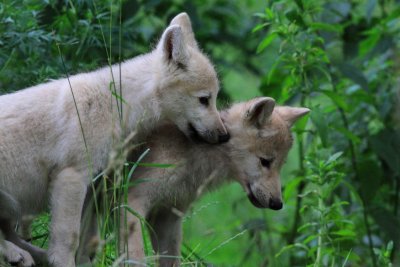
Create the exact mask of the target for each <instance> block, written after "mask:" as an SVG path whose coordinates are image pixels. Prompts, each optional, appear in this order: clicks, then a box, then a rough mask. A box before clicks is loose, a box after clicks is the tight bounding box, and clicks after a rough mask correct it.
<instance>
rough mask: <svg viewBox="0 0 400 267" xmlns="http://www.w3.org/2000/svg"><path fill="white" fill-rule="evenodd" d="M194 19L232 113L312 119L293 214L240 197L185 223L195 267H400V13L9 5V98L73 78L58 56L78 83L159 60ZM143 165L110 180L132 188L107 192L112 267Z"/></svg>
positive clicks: (125, 0) (276, 4)
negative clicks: (290, 112)
mask: <svg viewBox="0 0 400 267" xmlns="http://www.w3.org/2000/svg"><path fill="white" fill-rule="evenodd" d="M183 10H184V11H186V12H188V13H189V15H190V16H191V18H192V23H193V27H194V31H195V34H196V38H197V39H198V41H199V44H200V45H201V46H202V48H203V49H204V50H205V51H206V52H207V53H208V54H209V55H210V57H211V59H212V61H213V62H214V63H215V65H216V67H217V69H218V70H219V73H220V80H221V87H222V89H223V90H222V94H221V96H220V97H221V103H222V105H223V104H224V103H225V102H228V101H229V100H235V101H242V100H246V99H249V98H251V97H254V96H257V95H267V96H271V97H274V98H275V99H276V100H277V101H278V103H280V104H285V105H295V106H306V107H309V108H310V109H311V110H312V112H311V114H310V116H308V117H306V118H304V119H302V120H301V121H300V122H298V123H297V124H296V125H295V127H294V130H295V136H296V139H295V144H294V147H293V150H292V152H291V154H290V156H289V158H288V162H287V164H286V168H285V170H284V171H283V175H282V179H283V181H282V183H283V185H284V191H283V195H284V201H285V208H284V209H283V210H282V211H280V212H277V213H276V212H272V211H261V210H256V209H255V208H254V207H252V206H251V204H249V203H248V201H247V199H246V198H245V196H244V195H243V192H242V190H241V189H240V188H239V186H237V185H231V186H228V187H224V188H222V189H221V190H219V191H218V192H216V193H214V194H210V195H208V196H206V197H204V198H203V199H201V200H200V201H199V202H198V203H197V204H196V205H195V206H194V207H193V208H192V210H191V212H190V213H189V214H188V215H187V216H186V218H185V220H184V230H185V235H184V246H183V248H182V256H183V260H182V261H183V262H184V263H186V264H188V265H191V264H193V265H195V264H199V265H207V264H215V265H216V266H266V265H269V266H328V265H329V266H396V264H399V261H400V258H399V256H398V255H399V240H400V229H399V227H398V225H400V215H399V201H400V200H399V199H400V155H399V151H400V132H399V129H400V120H399V116H398V113H399V110H400V109H399V108H398V105H399V102H398V101H400V95H399V92H398V88H399V80H398V77H399V75H400V65H399V59H400V47H399V46H400V4H399V2H398V1H395V0H388V1H377V0H361V1H350V0H342V1H330V0H307V1H306V0H295V1H289V0H278V1H266V2H265V3H264V2H263V3H260V1H255V0H254V1H228V0H212V1H200V0H194V1H189V0H175V1H170V2H167V1H160V0H153V1H141V0H121V1H85V0H82V1H68V0H52V1H40V0H25V1H12V0H6V1H3V2H2V3H0V92H1V93H6V92H12V91H15V90H18V89H21V88H24V87H27V86H31V85H34V84H37V83H41V82H44V81H46V80H48V79H54V78H58V77H61V76H65V70H64V67H63V64H62V62H61V57H60V53H59V51H58V47H59V48H60V51H61V54H62V56H63V58H64V61H65V65H66V71H67V72H68V73H77V72H81V71H88V70H92V69H95V68H97V67H99V66H102V65H107V64H114V63H117V62H119V61H122V60H125V59H127V58H130V57H133V56H135V55H138V54H141V53H144V52H147V51H149V50H150V48H151V45H153V44H154V43H155V42H156V40H157V38H158V36H159V35H160V33H161V31H162V29H163V28H164V26H165V25H166V23H167V21H168V20H170V18H171V17H172V16H174V15H175V14H176V13H178V12H181V11H183ZM396 101H397V102H396ZM396 114H397V116H396ZM137 164H141V163H132V164H129V165H127V166H123V167H122V169H121V170H120V173H118V175H117V176H115V177H111V178H110V177H108V178H107V179H111V180H112V179H114V178H115V179H117V178H118V177H119V178H118V179H122V178H124V179H125V180H124V181H122V182H121V181H118V182H121V183H116V184H118V186H111V187H110V186H108V185H107V183H104V187H103V188H101V190H102V191H103V193H105V194H110V192H111V195H112V197H111V198H110V199H109V200H110V201H109V202H104V203H103V204H102V205H104V207H101V208H103V209H104V210H105V211H107V212H106V213H107V216H108V217H107V219H103V220H100V222H99V225H100V232H101V239H102V241H104V243H102V246H101V247H100V249H99V251H98V252H99V253H98V258H97V263H98V265H99V266H105V265H107V266H108V265H110V264H112V263H113V262H114V261H115V260H116V259H117V258H118V249H117V247H116V246H115V242H116V241H117V239H118V232H116V231H117V230H116V229H115V227H114V222H116V221H118V220H119V219H118V218H117V217H118V216H117V214H118V210H119V209H125V208H126V206H124V204H123V203H124V202H126V199H125V197H126V188H127V187H126V186H127V185H128V184H130V177H131V176H134V172H133V170H134V168H135V166H137ZM155 167H170V166H161V165H157V164H156V163H155ZM121 177H122V178H121ZM121 203H122V204H121ZM126 211H127V212H131V213H134V211H133V210H129V209H128V208H126ZM47 222H48V218H47V217H46V216H45V217H41V218H40V219H39V220H38V221H36V222H35V224H34V226H33V239H34V240H35V237H44V238H46V226H45V227H44V228H43V227H42V226H43V225H46V224H47ZM143 224H144V225H146V224H145V222H143ZM150 231H151V229H150ZM144 238H146V237H144ZM34 242H35V244H37V245H41V246H46V244H45V241H44V240H43V239H40V240H36V241H34ZM147 252H148V255H149V256H151V255H152V251H151V249H148V251H147Z"/></svg>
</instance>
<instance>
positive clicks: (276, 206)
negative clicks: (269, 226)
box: [269, 198, 283, 210]
mask: <svg viewBox="0 0 400 267" xmlns="http://www.w3.org/2000/svg"><path fill="white" fill-rule="evenodd" d="M282 207H283V204H282V201H281V200H279V199H273V198H270V199H269V208H270V209H273V210H280V209H281V208H282Z"/></svg>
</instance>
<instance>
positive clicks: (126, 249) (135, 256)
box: [119, 199, 146, 265]
mask: <svg viewBox="0 0 400 267" xmlns="http://www.w3.org/2000/svg"><path fill="white" fill-rule="evenodd" d="M129 206H130V208H131V209H132V210H133V211H134V214H133V213H131V212H129V211H126V212H125V211H122V212H121V225H120V242H119V250H120V253H121V254H122V253H126V258H127V259H128V260H130V261H133V262H134V263H144V262H145V256H146V255H145V253H144V245H143V233H142V222H141V220H142V219H144V217H145V216H146V210H145V208H144V207H145V205H142V203H141V201H140V199H135V200H133V199H129ZM138 265H139V264H138Z"/></svg>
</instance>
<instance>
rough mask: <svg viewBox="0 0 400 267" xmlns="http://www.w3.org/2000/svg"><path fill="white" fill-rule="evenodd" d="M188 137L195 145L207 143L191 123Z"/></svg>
mask: <svg viewBox="0 0 400 267" xmlns="http://www.w3.org/2000/svg"><path fill="white" fill-rule="evenodd" d="M188 128H189V137H190V139H192V140H193V141H194V142H196V143H208V142H207V141H206V140H205V139H204V138H203V137H202V136H201V135H200V134H199V132H198V131H197V129H196V128H195V127H194V126H193V124H192V123H190V122H189V124H188Z"/></svg>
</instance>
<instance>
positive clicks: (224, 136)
mask: <svg viewBox="0 0 400 267" xmlns="http://www.w3.org/2000/svg"><path fill="white" fill-rule="evenodd" d="M229 139H231V135H230V134H229V133H226V134H220V135H218V143H226V142H228V141H229Z"/></svg>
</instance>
